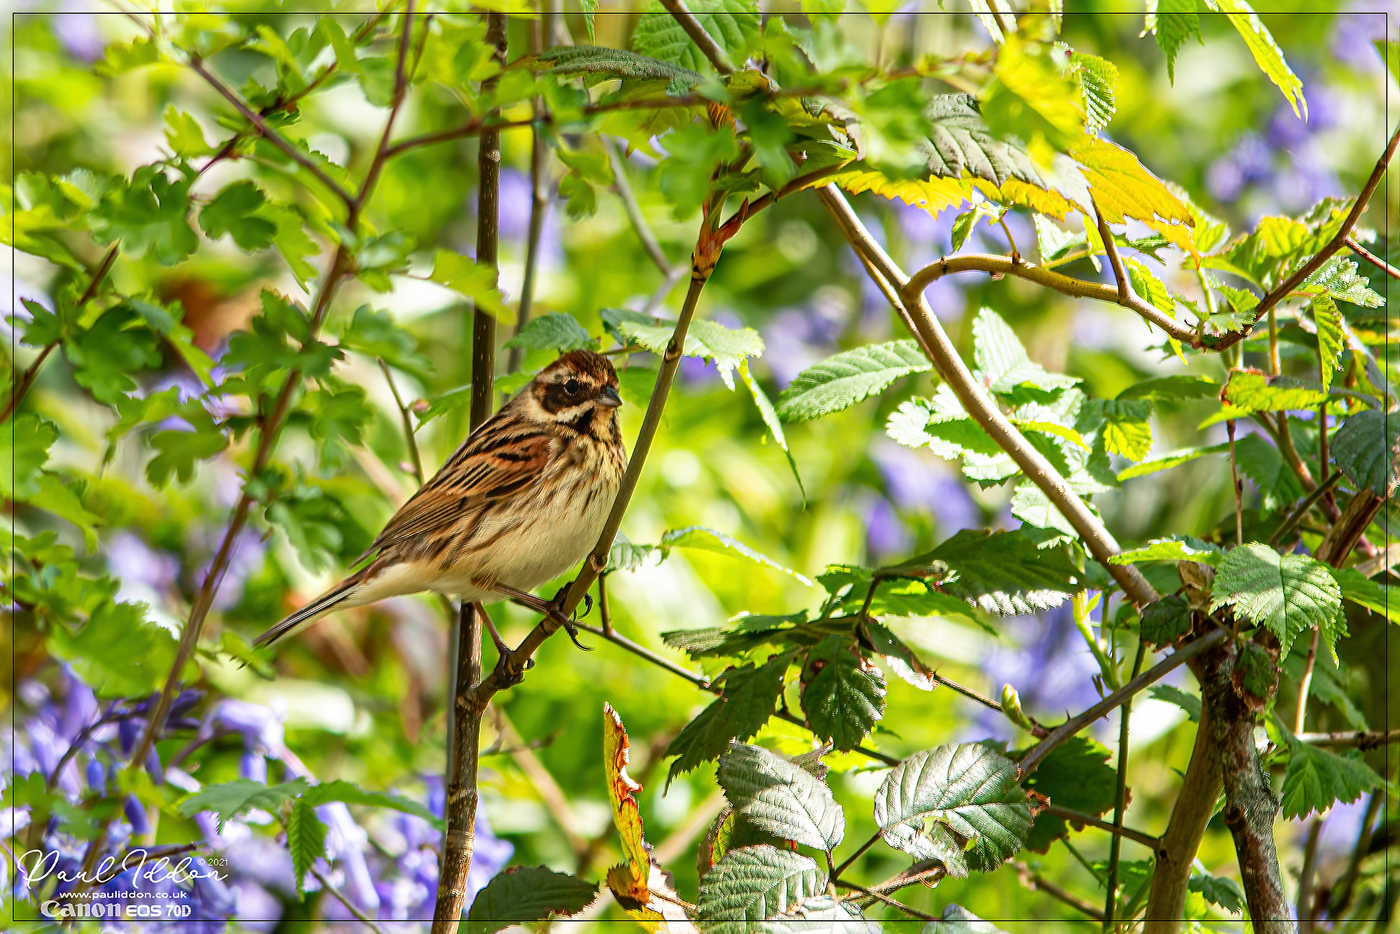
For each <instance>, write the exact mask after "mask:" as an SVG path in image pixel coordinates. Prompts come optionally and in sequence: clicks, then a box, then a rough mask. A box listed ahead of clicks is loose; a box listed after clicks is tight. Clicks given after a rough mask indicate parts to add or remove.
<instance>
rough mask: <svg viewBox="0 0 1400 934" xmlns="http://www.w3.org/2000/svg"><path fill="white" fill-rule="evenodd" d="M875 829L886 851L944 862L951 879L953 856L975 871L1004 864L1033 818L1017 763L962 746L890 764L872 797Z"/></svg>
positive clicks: (977, 745)
mask: <svg viewBox="0 0 1400 934" xmlns="http://www.w3.org/2000/svg"><path fill="white" fill-rule="evenodd" d="M875 823H876V824H877V825H878V826H879V828H880V832H881V833H882V834H883V835H884V838H885V842H886V843H888V844H889V845H890V846H892V847H894V848H895V849H897V850H903V851H904V852H906V853H909V854H910V855H912V856H913V857H914V858H915V859H942V860H944V861H945V862H949V860H950V859H951V860H952V861H953V862H952V863H950V865H949V870H950V874H955V873H954V869H955V865H956V862H957V857H958V855H959V854H962V855H963V857H964V858H965V859H966V868H967V869H971V870H973V871H975V872H991V871H992V870H993V869H995V868H996V867H998V866H1000V865H1001V864H1002V863H1004V862H1006V861H1007V860H1008V859H1010V858H1011V856H1012V855H1013V854H1015V853H1016V851H1017V850H1019V849H1020V848H1021V847H1022V845H1023V844H1024V843H1025V841H1026V837H1027V835H1028V834H1029V833H1030V830H1031V823H1032V818H1031V806H1030V802H1029V801H1028V800H1027V799H1026V793H1025V792H1024V791H1023V790H1022V789H1021V787H1020V786H1019V785H1017V784H1016V763H1014V762H1012V761H1011V760H1010V759H1008V758H1006V757H1005V756H1003V755H1002V754H1001V753H999V752H997V751H996V750H995V749H992V748H991V747H990V746H984V745H981V744H980V743H962V744H957V745H947V746H939V747H938V748H937V749H930V750H927V751H925V752H916V753H914V755H912V756H910V757H909V758H908V759H905V760H904V761H903V762H901V763H900V764H899V765H897V766H895V767H894V769H892V770H891V771H890V774H889V775H887V776H886V777H885V781H884V782H883V783H882V784H881V785H880V788H879V790H878V791H876V792H875ZM950 846H951V848H952V852H950ZM964 871H965V870H964Z"/></svg>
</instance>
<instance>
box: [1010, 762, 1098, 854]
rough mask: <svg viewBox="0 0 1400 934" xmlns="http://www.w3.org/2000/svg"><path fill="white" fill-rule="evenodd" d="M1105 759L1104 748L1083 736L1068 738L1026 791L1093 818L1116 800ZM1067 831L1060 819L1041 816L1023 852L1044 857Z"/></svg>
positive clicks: (1027, 838)
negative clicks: (1032, 851)
mask: <svg viewBox="0 0 1400 934" xmlns="http://www.w3.org/2000/svg"><path fill="white" fill-rule="evenodd" d="M1109 755H1110V753H1109V751H1108V749H1107V748H1105V747H1104V746H1103V745H1101V744H1100V743H1097V742H1095V741H1094V740H1092V739H1090V738H1088V737H1086V736H1073V737H1070V739H1069V740H1068V741H1066V742H1065V743H1064V744H1063V745H1061V746H1057V747H1056V748H1055V749H1054V751H1052V752H1051V753H1050V755H1048V756H1046V757H1045V761H1043V762H1041V763H1040V766H1039V767H1038V768H1037V769H1036V770H1035V771H1034V772H1032V773H1031V776H1030V778H1028V779H1027V780H1026V787H1027V788H1029V789H1031V790H1032V791H1035V792H1038V793H1039V794H1042V795H1045V796H1046V797H1047V798H1049V799H1050V800H1051V802H1052V803H1054V804H1057V805H1059V806H1060V807H1065V808H1070V809H1072V810H1075V811H1079V812H1081V813H1083V814H1092V815H1094V816H1095V817H1097V816H1098V815H1100V814H1102V813H1104V812H1105V811H1108V810H1110V809H1112V807H1113V803H1114V801H1116V800H1117V797H1116V795H1117V790H1118V773H1117V772H1115V771H1114V770H1113V768H1112V766H1110V765H1109V764H1108V758H1109ZM1080 829H1083V828H1082V827H1081V828H1080ZM1069 831H1070V827H1069V825H1068V823H1066V821H1065V819H1064V818H1063V817H1055V816H1054V815H1051V814H1042V815H1040V816H1039V817H1037V818H1036V819H1035V824H1034V826H1033V827H1032V828H1031V831H1030V834H1029V835H1028V836H1027V837H1026V849H1028V850H1034V851H1035V852H1037V853H1045V852H1047V851H1048V850H1049V849H1050V844H1051V843H1053V842H1054V841H1055V840H1057V839H1059V838H1060V837H1063V836H1065V835H1066V834H1068V833H1069Z"/></svg>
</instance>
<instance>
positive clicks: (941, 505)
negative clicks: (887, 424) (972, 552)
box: [870, 438, 982, 536]
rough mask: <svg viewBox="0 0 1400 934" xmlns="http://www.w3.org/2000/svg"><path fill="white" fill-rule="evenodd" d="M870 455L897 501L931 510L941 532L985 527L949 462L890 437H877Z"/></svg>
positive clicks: (891, 494) (900, 504) (892, 498)
mask: <svg viewBox="0 0 1400 934" xmlns="http://www.w3.org/2000/svg"><path fill="white" fill-rule="evenodd" d="M870 458H871V460H873V461H874V462H875V466H877V467H879V468H880V475H881V476H882V477H884V479H885V489H886V490H887V491H888V493H889V496H890V499H891V500H892V501H893V502H894V504H895V505H896V506H897V507H899V508H900V509H909V510H920V511H923V512H926V513H928V514H929V515H930V516H931V517H932V518H933V519H934V520H935V521H936V522H937V524H938V532H939V534H940V535H942V536H947V535H951V534H952V533H954V532H956V531H958V530H959V529H971V528H979V527H980V526H981V524H982V523H981V516H982V512H981V510H980V509H979V508H978V506H977V504H976V503H975V502H974V501H973V499H972V497H971V496H970V495H968V492H967V488H966V487H964V486H963V484H962V482H961V481H960V480H959V479H958V477H957V475H956V473H955V470H954V468H951V467H950V466H949V465H948V463H947V462H946V461H943V460H942V459H940V458H937V457H934V456H933V455H932V454H930V453H928V452H926V451H912V450H910V449H909V448H906V447H904V446H902V445H898V444H895V443H894V442H893V441H890V440H889V439H888V438H876V439H875V440H874V443H872V444H871V446H870Z"/></svg>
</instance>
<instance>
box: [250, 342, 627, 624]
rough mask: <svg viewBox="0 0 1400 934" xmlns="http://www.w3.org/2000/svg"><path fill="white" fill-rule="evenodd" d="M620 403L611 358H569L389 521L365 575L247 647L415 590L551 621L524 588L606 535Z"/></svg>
mask: <svg viewBox="0 0 1400 934" xmlns="http://www.w3.org/2000/svg"><path fill="white" fill-rule="evenodd" d="M621 404H622V398H621V397H620V396H619V395H618V393H617V372H616V371H615V370H614V369H613V365H612V363H611V362H609V360H608V358H607V357H604V356H602V355H601V354H596V353H594V352H592V351H590V350H571V351H569V352H568V353H566V354H564V355H563V356H561V357H560V358H559V359H558V360H556V361H554V363H552V364H550V365H549V366H548V367H546V368H545V369H544V370H543V371H542V372H541V373H540V374H539V375H538V376H536V377H535V378H534V380H532V381H531V382H530V384H529V385H528V386H526V387H525V388H524V389H522V390H521V391H520V392H519V394H517V395H516V396H515V398H513V399H511V400H510V401H509V402H508V403H506V404H505V406H503V407H502V408H501V410H500V411H499V412H497V413H496V414H495V415H493V416H491V417H490V418H489V419H487V420H486V421H485V422H484V423H482V425H481V427H479V428H477V430H476V431H474V432H472V434H471V436H470V437H468V438H467V440H466V441H464V442H463V443H462V446H461V447H460V448H458V449H457V451H456V453H455V454H453V455H452V457H451V458H449V459H448V461H447V463H446V464H444V465H443V467H442V469H441V470H439V471H438V472H437V475H436V476H434V477H433V478H432V479H431V480H429V481H428V482H427V483H425V484H424V485H423V486H422V487H421V488H420V489H419V490H418V492H417V493H415V494H414V496H413V498H412V499H410V500H409V501H408V502H407V503H405V504H404V505H403V508H401V509H400V510H399V511H398V512H397V513H395V514H394V517H393V518H392V519H390V520H389V523H388V525H386V526H385V527H384V531H382V532H380V533H379V537H378V538H376V539H375V540H374V543H373V544H371V545H370V547H369V549H368V550H367V551H366V552H365V553H364V554H363V555H361V556H360V557H359V559H358V560H356V562H355V564H356V565H359V564H365V562H368V563H367V564H365V566H364V567H363V568H361V569H360V570H358V571H356V572H355V573H353V574H351V575H350V576H349V577H347V578H345V579H344V580H343V581H341V582H340V583H338V584H336V585H335V586H334V587H332V588H331V589H330V590H328V591H326V592H325V593H324V594H322V595H321V596H320V597H317V598H316V599H315V600H313V601H311V602H310V603H308V604H307V605H306V606H304V607H302V608H301V609H300V610H297V611H296V612H295V613H293V614H292V615H290V616H288V617H287V618H286V619H284V620H282V621H281V622H280V623H278V624H277V625H275V626H273V627H272V628H271V629H269V630H268V631H267V632H265V633H263V634H262V635H261V636H258V638H257V639H256V640H255V641H254V645H271V644H273V643H275V642H278V641H280V640H282V639H284V638H286V637H287V636H289V635H292V634H293V633H295V632H296V631H297V630H299V629H301V628H302V627H304V626H307V625H309V624H310V623H312V622H314V621H316V620H317V619H320V618H321V617H322V616H324V615H326V614H327V613H330V612H332V611H334V610H343V609H349V608H351V607H357V606H364V605H365V604H368V603H374V602H375V601H377V600H383V599H384V598H386V597H394V596H399V595H401V594H410V593H420V592H422V591H435V592H438V593H444V594H452V595H455V596H457V597H458V598H459V599H460V600H462V602H464V603H466V602H477V601H480V602H484V603H491V602H494V601H496V600H502V599H506V598H507V597H514V598H516V599H518V600H519V601H520V602H522V603H525V604H526V605H527V606H531V607H533V608H535V609H537V610H539V611H540V612H543V613H547V614H550V615H555V614H557V610H555V611H553V613H551V610H552V609H553V606H552V604H548V603H546V602H545V601H544V600H542V599H540V598H539V597H534V596H532V595H530V594H529V593H528V591H530V590H531V589H533V588H535V587H538V586H539V585H540V584H543V583H545V582H547V581H550V580H553V579H554V578H556V577H558V576H559V575H560V574H563V573H564V572H565V571H567V570H568V569H569V568H570V567H572V566H573V565H575V564H577V563H578V562H579V561H580V560H582V558H583V556H584V555H585V554H587V553H588V550H589V548H590V547H591V546H592V545H593V544H594V542H596V541H597V538H598V536H599V535H600V534H601V533H602V530H603V524H604V522H605V521H606V519H607V516H608V512H609V510H610V509H611V508H612V504H613V499H614V498H615V497H616V496H617V490H618V486H619V484H620V483H621V481H622V474H623V471H624V470H625V469H626V467H627V452H626V451H625V450H624V449H623V447H622V433H621V431H620V430H619V429H618V424H617V407H618V406H619V405H621ZM566 625H568V628H569V630H570V634H571V635H573V634H574V627H573V626H572V624H566ZM493 634H494V633H493ZM575 641H577V640H575Z"/></svg>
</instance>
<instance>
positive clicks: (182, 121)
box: [165, 105, 214, 159]
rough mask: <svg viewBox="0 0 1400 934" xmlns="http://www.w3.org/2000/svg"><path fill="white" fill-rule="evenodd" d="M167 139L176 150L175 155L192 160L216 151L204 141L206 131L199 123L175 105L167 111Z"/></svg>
mask: <svg viewBox="0 0 1400 934" xmlns="http://www.w3.org/2000/svg"><path fill="white" fill-rule="evenodd" d="M165 123H166V130H165V139H166V142H168V143H169V144H170V148H171V149H173V150H175V155H177V156H184V157H185V158H187V159H188V158H190V157H192V156H204V155H208V154H209V153H211V152H213V151H214V148H213V147H212V146H210V145H209V144H208V143H207V142H205V140H204V130H203V129H201V128H200V126H199V123H198V121H196V120H195V118H194V117H191V116H190V115H189V114H187V113H185V112H183V111H180V110H176V109H175V107H174V105H171V106H170V107H167V108H166V110H165Z"/></svg>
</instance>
